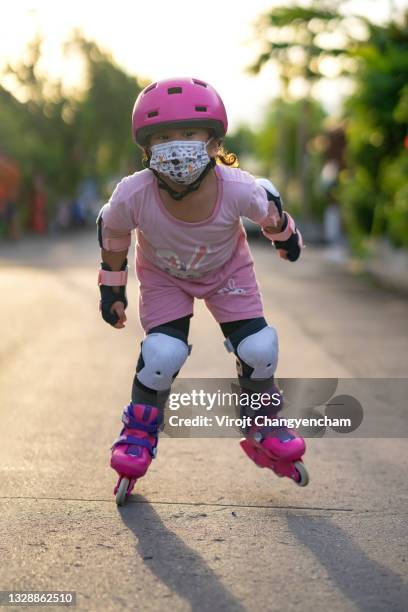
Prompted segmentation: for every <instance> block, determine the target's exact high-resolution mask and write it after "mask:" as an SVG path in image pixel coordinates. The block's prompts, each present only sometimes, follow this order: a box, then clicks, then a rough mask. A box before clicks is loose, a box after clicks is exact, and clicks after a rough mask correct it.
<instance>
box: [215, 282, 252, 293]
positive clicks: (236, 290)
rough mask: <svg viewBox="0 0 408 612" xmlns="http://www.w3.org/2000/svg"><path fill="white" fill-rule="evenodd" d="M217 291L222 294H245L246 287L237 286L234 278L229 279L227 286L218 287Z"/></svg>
mask: <svg viewBox="0 0 408 612" xmlns="http://www.w3.org/2000/svg"><path fill="white" fill-rule="evenodd" d="M217 293H219V294H220V295H223V294H225V293H226V294H228V295H244V294H245V293H246V291H245V289H242V288H241V287H236V285H235V280H234V279H233V278H229V279H228V283H227V284H226V286H225V287H222V288H221V289H218V291H217Z"/></svg>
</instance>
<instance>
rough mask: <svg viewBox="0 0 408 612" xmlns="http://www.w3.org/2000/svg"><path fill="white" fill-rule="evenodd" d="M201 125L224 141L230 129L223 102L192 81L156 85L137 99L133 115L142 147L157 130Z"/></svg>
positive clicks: (201, 83) (202, 84) (209, 89)
mask: <svg viewBox="0 0 408 612" xmlns="http://www.w3.org/2000/svg"><path fill="white" fill-rule="evenodd" d="M192 123H199V124H200V126H202V127H207V128H210V129H212V130H214V133H215V136H216V137H218V138H222V137H223V136H225V134H226V132H227V128H228V119H227V113H226V112H225V107H224V104H223V101H222V100H221V98H220V96H219V95H218V93H217V92H216V91H215V89H214V88H213V87H211V85H209V84H208V83H206V82H205V81H200V80H199V79H192V78H180V79H166V80H164V81H158V82H157V83H152V84H151V85H148V86H147V87H145V89H143V91H141V92H140V94H139V95H138V97H137V100H136V102H135V106H134V107H133V113H132V131H133V138H134V139H135V141H136V142H137V144H139V145H140V146H144V145H145V144H146V138H147V137H148V136H150V135H151V134H153V132H155V131H156V130H157V127H158V126H160V127H170V126H171V127H189V126H190V125H191V124H192Z"/></svg>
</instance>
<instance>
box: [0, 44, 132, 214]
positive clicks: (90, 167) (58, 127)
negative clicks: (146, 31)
mask: <svg viewBox="0 0 408 612" xmlns="http://www.w3.org/2000/svg"><path fill="white" fill-rule="evenodd" d="M41 48H42V41H41V39H40V38H39V37H36V38H35V39H34V40H33V41H32V42H31V43H30V44H29V45H28V48H27V52H26V54H25V57H24V61H20V62H18V63H17V64H16V65H13V66H8V67H7V68H6V70H5V74H4V75H3V77H7V81H4V83H5V82H7V83H9V82H10V81H12V83H13V86H12V91H13V92H14V94H13V93H11V92H10V91H9V90H8V89H6V87H5V84H3V85H2V86H1V87H0V119H1V120H0V138H1V143H2V148H3V149H4V150H5V151H6V152H8V153H9V154H10V155H12V156H13V157H14V158H15V159H16V160H17V161H18V162H19V163H20V165H21V167H22V169H23V173H24V176H25V178H26V183H27V182H29V181H30V179H33V178H34V177H35V176H39V175H40V176H41V177H42V178H43V179H44V182H45V185H46V188H47V192H48V195H49V200H50V202H51V205H52V204H53V203H55V202H56V200H57V199H58V198H60V197H61V196H68V197H74V196H75V194H76V191H77V187H78V185H79V183H80V182H81V181H82V179H84V178H87V177H93V178H95V179H96V180H97V181H98V182H99V184H100V185H101V186H102V185H103V184H104V183H105V182H106V181H107V179H108V178H109V177H111V176H112V175H115V174H123V173H127V172H128V171H133V170H134V169H135V168H136V167H137V166H138V164H140V154H139V152H138V149H137V147H136V145H135V144H133V143H132V140H131V128H130V115H131V108H132V104H133V102H134V99H135V97H136V96H137V95H138V93H139V92H140V91H141V87H140V85H139V82H138V80H137V78H136V77H132V76H129V75H128V74H126V72H125V71H123V70H122V69H121V68H120V67H119V66H117V65H116V64H115V63H114V62H113V60H112V58H111V57H110V55H109V54H108V53H106V52H104V51H102V50H101V49H100V48H99V47H98V45H96V44H95V43H94V42H92V41H87V40H86V39H84V38H83V37H82V36H81V35H79V34H78V33H76V34H75V35H74V36H73V37H72V38H71V40H70V41H69V42H68V43H67V46H66V52H67V53H69V52H71V53H76V54H77V55H78V56H80V58H81V60H82V64H83V66H84V67H85V74H84V78H85V85H84V87H83V89H82V92H81V94H80V95H78V94H76V95H74V94H67V93H66V91H65V89H64V84H63V82H62V80H58V81H56V82H52V81H51V80H50V78H49V77H48V76H47V75H46V74H44V73H43V72H41V70H40V68H39V67H40V64H41V58H42V50H41Z"/></svg>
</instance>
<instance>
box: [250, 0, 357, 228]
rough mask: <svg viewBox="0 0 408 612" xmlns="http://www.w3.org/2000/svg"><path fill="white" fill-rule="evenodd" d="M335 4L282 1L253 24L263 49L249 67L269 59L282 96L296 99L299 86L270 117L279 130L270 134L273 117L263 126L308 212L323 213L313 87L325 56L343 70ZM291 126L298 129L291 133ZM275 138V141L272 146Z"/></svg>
mask: <svg viewBox="0 0 408 612" xmlns="http://www.w3.org/2000/svg"><path fill="white" fill-rule="evenodd" d="M339 4H340V2H339V1H336V0H327V1H319V2H317V1H314V2H311V4H310V6H309V7H304V6H280V7H276V8H273V9H272V10H271V11H269V12H268V13H266V14H264V15H262V16H261V17H260V19H259V20H258V23H257V25H256V38H257V41H259V42H260V44H261V52H260V53H259V55H258V57H257V59H256V61H255V62H254V64H253V65H252V66H251V67H250V68H249V70H250V72H252V73H254V74H258V73H259V72H260V71H261V70H262V68H263V67H264V66H265V64H267V63H270V62H272V63H273V64H274V65H275V67H276V68H277V70H278V73H279V76H280V79H281V84H282V97H283V100H286V101H287V102H291V101H292V102H293V100H295V96H294V94H293V86H294V85H297V87H298V89H299V90H300V91H302V92H303V93H302V96H301V98H300V100H299V101H298V102H297V103H296V104H295V105H294V106H292V107H290V106H288V107H287V108H286V109H284V106H283V103H281V108H282V112H281V116H279V113H277V114H276V115H275V117H274V119H275V125H276V126H278V127H277V128H276V132H277V133H276V134H273V132H274V130H273V123H272V122H271V123H270V124H269V126H267V131H268V133H269V135H270V137H269V143H270V144H267V140H266V139H264V144H265V145H266V146H267V147H271V148H273V149H277V150H279V151H280V155H281V156H282V158H283V163H281V164H280V165H281V168H282V167H283V168H285V165H286V169H284V170H283V172H281V174H283V181H284V184H285V185H286V184H287V185H288V187H290V191H289V193H290V195H291V197H292V198H294V199H295V202H296V203H297V205H298V207H299V208H300V211H301V213H303V215H304V216H306V217H315V218H316V217H321V213H322V202H321V199H320V197H319V194H318V193H316V191H315V190H314V189H313V186H314V185H316V184H317V182H318V176H317V175H318V174H319V173H320V170H321V168H320V167H319V164H318V163H316V161H317V160H316V157H313V156H312V155H311V146H310V143H311V141H312V140H313V138H314V136H315V129H316V119H317V115H316V103H315V102H314V101H313V98H312V93H313V88H314V86H315V85H316V84H317V83H318V82H319V81H320V80H321V79H323V78H325V76H326V73H325V70H326V69H327V68H325V66H327V61H328V60H332V61H333V60H334V61H335V62H337V63H336V66H337V75H340V74H341V73H342V71H343V70H344V65H343V64H344V61H343V63H342V60H344V58H345V57H346V56H347V55H348V52H349V48H348V45H349V44H350V39H349V35H348V29H349V21H348V20H347V19H346V18H345V17H344V16H342V15H341V14H340V13H339V12H338V7H339ZM288 112H289V114H288ZM293 118H294V121H293V120H292V119H293ZM321 119H322V117H321ZM293 129H296V132H297V134H296V137H295V138H294V137H293V135H292V132H293ZM274 138H275V140H277V141H278V143H279V146H276V144H275V146H274V144H273V139H274ZM293 145H295V146H293ZM261 150H262V147H261ZM285 159H286V162H285ZM293 188H296V189H295V190H294V189H293ZM292 192H293V193H292Z"/></svg>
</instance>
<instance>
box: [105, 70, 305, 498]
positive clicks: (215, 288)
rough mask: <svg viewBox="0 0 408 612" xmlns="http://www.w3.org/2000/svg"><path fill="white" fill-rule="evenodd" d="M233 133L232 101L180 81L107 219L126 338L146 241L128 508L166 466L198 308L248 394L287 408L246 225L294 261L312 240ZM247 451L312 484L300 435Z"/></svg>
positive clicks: (141, 106)
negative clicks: (131, 250) (171, 419)
mask: <svg viewBox="0 0 408 612" xmlns="http://www.w3.org/2000/svg"><path fill="white" fill-rule="evenodd" d="M227 125H228V124H227V115H226V112H225V108H224V104H223V102H222V100H221V98H220V96H219V95H218V93H217V92H216V91H215V90H214V88H213V87H211V85H209V84H208V83H205V82H204V81H201V80H198V79H192V78H179V79H168V80H164V81H159V82H157V83H153V84H151V85H149V86H148V87H146V88H145V89H144V90H143V91H142V92H141V93H140V95H139V96H138V98H137V100H136V103H135V106H134V109H133V117H132V127H133V136H134V139H135V141H136V143H137V144H138V145H139V146H140V147H142V148H143V150H144V153H145V166H146V169H145V170H142V171H140V172H135V174H133V175H131V176H128V177H126V178H124V179H123V180H122V181H120V183H119V184H118V185H117V187H116V189H115V191H114V193H113V195H112V197H111V199H110V201H109V202H108V203H107V204H106V205H105V206H104V207H103V208H102V210H101V212H100V214H99V216H98V220H97V224H98V236H99V243H100V246H101V249H102V264H101V270H100V273H99V280H98V283H99V286H100V291H101V302H100V310H101V313H102V317H103V318H104V320H105V321H106V322H108V323H109V324H110V325H112V326H113V327H115V328H117V329H122V328H123V327H124V326H125V322H126V315H125V309H126V307H127V299H126V290H125V286H126V281H127V253H128V247H129V245H130V242H131V231H132V230H133V229H136V230H137V248H136V271H137V276H138V279H139V283H140V300H139V315H140V320H141V324H142V326H143V329H144V330H145V332H146V336H145V338H144V340H143V342H142V343H141V352H140V356H139V360H138V363H137V367H136V374H135V376H134V380H133V387H132V397H131V402H130V404H129V406H128V407H127V408H126V409H125V411H124V413H123V417H122V421H123V424H124V428H123V429H122V431H121V434H120V436H119V438H118V439H117V440H116V441H115V443H114V444H113V447H112V451H113V452H112V457H111V466H112V467H113V468H114V469H115V470H116V471H117V472H118V474H119V481H118V484H117V485H116V487H115V491H114V492H115V493H116V494H117V502H118V503H119V504H122V503H123V501H124V499H125V498H126V496H127V495H128V494H129V493H130V492H131V490H132V488H133V486H134V483H135V482H136V480H137V479H138V478H140V477H141V476H143V475H144V474H145V473H146V471H147V468H148V467H149V465H150V463H151V460H152V458H153V457H154V456H155V455H156V447H157V437H158V430H159V428H160V426H161V424H162V421H163V408H164V404H165V402H166V399H167V397H168V394H169V392H170V387H171V384H172V382H173V380H174V379H175V377H176V376H177V374H178V373H179V371H180V369H181V367H182V365H183V364H184V362H185V361H186V359H187V357H188V355H189V353H190V350H191V347H190V346H189V344H188V332H189V324H190V318H191V317H192V315H193V302H194V298H201V299H204V300H205V303H206V305H207V307H208V308H209V310H210V312H211V313H212V315H213V316H214V317H215V319H216V321H217V322H218V323H219V324H220V327H221V330H222V333H223V334H224V337H225V338H226V341H225V345H226V348H227V350H228V351H230V352H232V353H234V354H235V356H236V362H237V371H238V380H239V384H240V387H241V391H242V392H243V393H244V392H245V393H248V394H249V395H250V394H251V393H253V392H255V391H262V392H263V393H265V392H267V393H269V394H270V396H271V397H272V396H274V397H276V392H277V388H276V386H275V385H274V373H275V370H276V366H277V359H278V339H277V333H276V331H275V329H274V328H273V327H271V326H269V325H268V324H267V322H266V320H265V318H264V316H263V308H262V302H261V296H260V292H259V288H258V285H257V281H256V277H255V272H254V267H253V260H252V258H251V254H250V251H249V247H248V243H247V240H246V234H245V230H244V228H243V225H242V222H241V217H242V216H245V217H248V218H249V219H251V220H252V221H254V222H255V223H258V224H259V225H260V226H261V227H262V231H263V234H264V235H265V236H266V237H267V238H269V239H270V240H272V241H273V243H274V245H275V247H276V248H277V249H278V252H279V254H280V256H281V257H283V258H285V259H287V260H289V261H296V260H297V258H298V257H299V255H300V250H301V247H302V239H301V236H300V233H299V231H298V230H297V229H296V227H295V224H294V221H293V219H292V218H291V217H290V216H289V215H288V213H286V212H284V211H282V206H281V201H280V197H279V193H278V192H277V191H276V189H275V187H274V186H273V185H272V183H270V182H269V181H267V180H266V179H259V180H255V179H254V178H253V177H252V176H251V175H250V174H248V173H247V172H243V171H242V170H240V169H238V168H236V167H233V166H234V165H236V164H235V162H236V157H235V156H234V155H231V154H230V155H227V154H225V152H224V151H223V149H222V142H223V138H224V136H225V134H226V132H227ZM258 396H259V393H258ZM263 412H264V414H267V415H274V414H276V412H277V408H276V406H274V405H272V402H271V404H270V405H269V407H268V406H267V407H266V408H264V409H263ZM252 414H253V413H252ZM258 414H259V412H258ZM241 445H242V447H243V449H244V451H245V452H246V453H247V455H248V456H249V457H250V458H251V459H253V460H254V461H255V463H257V464H258V465H260V466H261V467H269V468H271V469H273V470H274V471H275V472H276V473H277V474H278V475H279V476H288V477H290V478H292V479H293V480H294V481H295V482H297V483H298V484H300V485H301V486H304V485H305V484H307V481H308V476H307V472H306V469H305V467H304V466H303V463H302V460H301V457H302V455H303V453H304V451H305V443H304V440H303V438H301V437H299V436H298V435H297V434H296V433H295V432H294V431H293V430H289V429H287V428H285V427H280V428H271V427H259V426H255V425H252V426H250V427H248V428H247V430H246V431H245V438H244V439H243V440H242V441H241Z"/></svg>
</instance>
